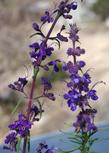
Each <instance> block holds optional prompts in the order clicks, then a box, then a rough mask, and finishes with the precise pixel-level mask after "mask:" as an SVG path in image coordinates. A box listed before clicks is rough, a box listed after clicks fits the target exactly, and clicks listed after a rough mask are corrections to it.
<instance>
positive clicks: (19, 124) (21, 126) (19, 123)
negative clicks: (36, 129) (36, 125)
mask: <svg viewBox="0 0 109 153" xmlns="http://www.w3.org/2000/svg"><path fill="white" fill-rule="evenodd" d="M31 126H32V123H31V122H30V121H28V120H27V118H26V117H25V115H24V114H19V116H18V120H16V121H14V122H13V123H12V124H10V125H9V128H10V130H14V131H16V133H17V134H19V135H20V137H25V136H27V135H28V134H29V130H30V128H31Z"/></svg>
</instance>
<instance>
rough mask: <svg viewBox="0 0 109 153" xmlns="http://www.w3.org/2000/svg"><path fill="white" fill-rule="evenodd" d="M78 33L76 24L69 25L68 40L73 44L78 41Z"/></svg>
mask: <svg viewBox="0 0 109 153" xmlns="http://www.w3.org/2000/svg"><path fill="white" fill-rule="evenodd" d="M78 32H79V30H78V28H77V26H76V24H73V25H72V24H71V25H70V34H69V38H70V39H71V40H72V41H73V42H76V41H79V36H78V35H77V34H78Z"/></svg>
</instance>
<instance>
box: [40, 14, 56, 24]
mask: <svg viewBox="0 0 109 153" xmlns="http://www.w3.org/2000/svg"><path fill="white" fill-rule="evenodd" d="M41 21H42V22H43V24H44V23H46V22H48V23H50V22H53V17H51V15H50V13H49V12H48V11H46V12H45V15H44V16H42V17H41Z"/></svg>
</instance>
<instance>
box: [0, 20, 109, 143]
mask: <svg viewBox="0 0 109 153" xmlns="http://www.w3.org/2000/svg"><path fill="white" fill-rule="evenodd" d="M79 27H80V29H81V31H80V38H81V39H80V41H81V44H80V45H81V47H83V48H85V49H86V54H85V55H83V56H81V59H84V60H85V61H86V62H87V69H88V68H91V71H90V73H91V75H92V79H93V81H94V82H97V81H101V80H103V81H104V82H106V85H103V84H101V85H98V86H97V87H96V88H97V91H98V95H100V100H99V101H98V102H94V103H93V105H94V106H95V108H97V109H98V114H97V118H96V122H97V123H99V122H104V121H108V120H109V94H108V93H109V29H107V28H106V27H105V26H104V25H103V24H102V23H100V22H95V23H90V24H85V25H80V26H79ZM58 28H59V26H57V28H56V29H58ZM32 33H33V30H32V28H31V22H29V20H28V19H27V20H26V21H25V22H22V23H19V24H13V25H11V24H9V25H8V24H2V23H1V24H0V95H1V96H6V95H7V94H8V92H9V90H8V88H7V85H8V84H9V83H10V82H12V81H13V80H16V79H17V78H18V77H19V76H20V75H22V74H23V75H25V73H26V70H25V68H24V65H29V64H30V62H28V61H29V56H28V53H29V48H28V44H29V42H30V41H31V40H30V39H29V35H30V34H32ZM53 33H55V31H54V32H53ZM34 39H36V38H34ZM69 45H70V44H69ZM69 45H66V44H62V47H61V49H60V50H58V51H56V54H58V55H59V57H60V58H61V59H64V60H68V57H67V56H66V55H65V52H66V49H67V47H68V46H69ZM28 73H30V70H29V72H28ZM65 90H66V87H65V85H64V84H63V83H60V82H56V83H55V84H54V91H55V93H56V95H57V101H56V102H51V101H48V102H46V104H45V110H46V111H45V114H44V116H43V117H42V119H41V121H40V122H39V123H38V122H37V123H35V124H34V126H33V128H32V135H39V134H43V133H47V132H50V131H54V130H60V129H64V128H69V127H71V126H72V122H73V120H74V118H75V116H76V113H72V112H71V111H70V110H69V109H68V108H67V105H66V103H65V101H63V99H62V96H61V95H62V94H63V92H64V91H65ZM10 120H12V116H11V117H10V116H9V114H6V113H5V112H4V109H3V108H2V107H0V121H1V124H0V141H2V140H3V138H4V136H5V135H6V132H7V131H8V129H7V128H6V127H7V125H8V123H9V121H10Z"/></svg>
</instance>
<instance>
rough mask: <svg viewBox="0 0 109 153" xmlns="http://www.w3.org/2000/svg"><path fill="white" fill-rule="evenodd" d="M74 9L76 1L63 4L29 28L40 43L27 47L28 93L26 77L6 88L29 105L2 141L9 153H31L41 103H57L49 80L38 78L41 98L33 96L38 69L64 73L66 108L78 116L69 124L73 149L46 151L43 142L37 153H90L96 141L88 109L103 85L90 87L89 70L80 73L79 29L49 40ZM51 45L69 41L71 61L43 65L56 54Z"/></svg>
mask: <svg viewBox="0 0 109 153" xmlns="http://www.w3.org/2000/svg"><path fill="white" fill-rule="evenodd" d="M77 6H78V4H77V2H76V1H70V0H63V1H61V2H60V3H59V5H58V6H57V7H56V8H55V10H54V11H52V12H51V13H50V12H49V11H46V12H45V14H44V16H42V17H41V24H40V25H39V24H37V23H36V22H34V23H33V25H32V27H33V29H34V30H35V33H34V34H32V35H31V37H33V36H37V35H38V36H40V37H41V40H39V41H37V42H33V43H32V44H30V45H29V47H30V50H31V51H30V53H29V55H30V59H31V63H32V68H33V75H32V83H31V88H30V93H29V94H27V93H26V91H25V86H26V85H27V84H28V78H27V77H19V78H18V80H17V81H15V82H14V83H11V84H9V88H11V89H12V90H16V91H18V92H21V93H22V94H24V96H25V97H26V98H27V102H28V104H27V109H26V112H23V113H21V114H19V115H18V119H17V120H16V121H14V122H13V123H11V124H10V125H9V129H10V133H9V134H8V135H7V136H6V138H5V144H7V148H8V149H10V150H12V151H15V152H17V153H19V152H20V147H21V144H22V143H23V147H22V153H27V152H30V130H31V127H32V125H33V124H34V122H39V121H40V119H41V117H42V114H43V113H44V109H43V102H42V101H41V99H42V98H47V99H49V100H51V101H55V100H56V96H55V94H54V93H53V92H51V89H52V83H51V78H50V76H48V77H45V76H43V77H41V78H40V83H41V85H42V86H43V91H42V93H41V95H38V96H34V91H35V86H36V83H37V75H38V74H39V73H40V71H41V69H43V70H44V71H48V72H49V71H50V70H51V69H52V72H54V73H58V72H59V71H63V72H65V73H66V74H67V76H68V79H67V81H66V80H64V82H65V85H66V86H67V88H68V91H65V93H64V94H63V98H64V99H65V100H66V101H67V105H68V107H69V108H70V110H71V111H72V112H73V111H76V110H77V109H78V110H79V113H78V115H77V119H76V121H75V122H74V123H73V124H72V125H73V127H74V128H75V132H74V134H72V135H71V136H70V138H69V141H71V142H73V143H75V144H76V147H75V148H72V150H70V151H63V150H61V148H59V149H57V148H49V146H48V145H47V144H46V143H45V142H44V143H42V142H41V143H40V144H39V146H38V147H37V148H36V153H42V152H44V153H54V152H73V151H75V150H79V152H80V153H92V151H91V146H92V144H93V143H94V142H95V141H97V140H98V139H97V138H93V135H94V134H95V133H96V132H97V127H96V125H95V123H94V118H95V115H96V113H97V110H96V109H95V108H93V107H92V106H91V104H90V103H91V102H90V100H92V101H96V100H98V96H97V93H96V90H95V86H96V85H97V84H98V83H103V82H102V81H100V82H97V83H96V84H93V85H91V83H92V81H91V76H90V74H89V70H87V71H85V72H84V70H83V69H84V67H85V65H86V63H85V61H83V60H78V58H77V57H78V56H81V55H82V54H85V49H83V48H81V47H80V46H79V42H80V41H79V35H78V33H79V29H78V27H77V25H76V24H75V23H74V24H70V26H69V32H68V33H67V34H68V35H67V36H64V35H63V34H62V32H63V31H64V30H66V27H65V25H62V27H61V29H60V31H59V32H58V33H57V34H56V35H55V36H51V33H52V31H53V29H54V27H55V25H56V23H57V21H58V20H59V19H60V17H63V18H64V19H65V20H71V19H72V15H71V11H74V10H76V9H77ZM47 23H50V24H51V27H50V29H49V31H48V33H47V34H44V32H43V31H42V27H43V26H44V25H46V24H47ZM50 41H52V42H53V43H54V42H55V43H56V44H58V47H59V48H60V45H61V43H68V42H69V41H71V42H72V46H71V47H70V48H68V49H67V52H66V53H67V55H68V57H69V56H70V57H71V60H70V61H68V62H65V61H63V60H61V59H54V60H51V61H46V59H47V58H48V57H50V56H52V54H53V52H54V51H55V48H54V46H53V43H52V44H50V43H49V42H50ZM48 59H50V58H48ZM60 63H61V65H62V69H61V70H60V67H59V64H60ZM34 100H36V103H34ZM5 148H6V146H5ZM93 153H94V151H93Z"/></svg>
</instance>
